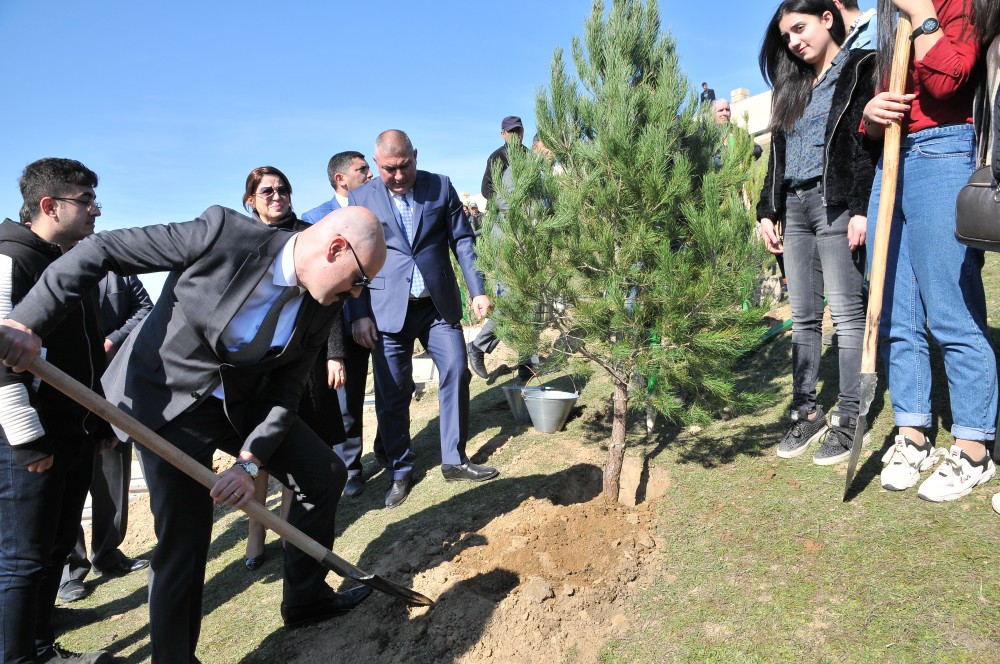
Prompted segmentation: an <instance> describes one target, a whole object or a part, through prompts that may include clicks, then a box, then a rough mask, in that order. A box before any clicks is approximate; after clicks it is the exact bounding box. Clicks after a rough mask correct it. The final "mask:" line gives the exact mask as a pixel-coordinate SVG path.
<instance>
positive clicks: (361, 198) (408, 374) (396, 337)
mask: <svg viewBox="0 0 1000 664" xmlns="http://www.w3.org/2000/svg"><path fill="white" fill-rule="evenodd" d="M375 163H376V164H377V165H378V174H379V177H378V178H375V179H373V180H372V181H371V182H369V183H368V184H365V185H363V186H361V187H359V188H357V189H355V190H354V191H352V192H351V193H350V196H349V201H350V204H351V205H361V206H364V207H366V208H368V209H369V210H371V211H372V212H373V213H374V214H375V216H376V217H378V219H379V221H380V222H382V229H383V231H384V232H385V236H386V247H387V257H386V262H385V266H384V267H383V268H382V271H381V272H380V273H379V274H380V276H382V277H383V278H384V279H385V288H384V289H382V290H378V291H371V292H367V291H366V292H365V293H363V294H362V297H361V298H359V299H357V300H355V301H353V302H350V303H348V307H349V311H350V317H351V320H352V321H353V323H352V330H353V335H354V340H355V341H356V342H357V343H359V344H361V345H362V346H365V347H367V348H371V349H372V364H373V367H374V372H375V413H376V415H377V417H378V426H379V433H380V435H381V437H382V442H383V445H384V446H385V454H386V458H387V460H388V464H389V470H390V471H391V472H392V486H391V487H390V489H389V492H388V493H387V494H386V499H385V506H386V507H389V508H392V507H396V506H398V505H400V504H402V502H403V501H404V500H406V497H407V496H408V495H409V493H410V489H411V487H412V480H411V477H412V474H413V460H414V454H413V450H412V449H411V445H410V398H411V396H412V394H413V359H412V358H413V342H414V340H416V339H420V343H421V344H422V345H423V346H424V347H425V348H426V349H427V352H428V353H430V356H431V359H433V360H434V364H435V365H436V366H437V369H438V374H439V375H440V379H439V383H438V403H439V406H440V422H441V462H442V463H441V472H442V474H443V475H444V478H445V480H447V481H449V482H454V481H473V482H477V481H483V480H488V479H492V478H494V477H496V476H497V475H498V474H499V473H498V472H497V470H496V469H495V468H491V467H489V466H480V465H477V464H474V463H470V462H469V458H468V456H467V455H466V453H465V443H466V440H467V438H468V432H469V381H470V380H471V377H472V375H471V374H470V372H469V368H468V365H467V364H466V350H465V339H464V337H463V335H462V325H461V319H462V302H461V296H460V295H459V290H458V282H457V280H456V277H455V271H454V269H453V268H452V264H451V259H450V257H449V254H448V252H449V249H451V251H453V252H454V254H455V257H456V258H457V259H458V264H459V265H460V266H461V269H462V273H463V275H464V277H465V283H466V285H467V286H468V288H469V294H470V295H471V296H472V307H473V310H474V311H475V313H476V315H477V316H478V317H479V318H480V319H482V318H484V317H485V316H486V314H487V312H488V311H489V308H490V299H489V297H487V296H486V294H485V287H484V285H483V275H482V274H481V273H480V272H479V271H478V270H477V269H476V266H475V261H476V252H475V249H474V248H473V240H474V236H473V232H472V227H471V226H470V225H469V222H468V219H467V218H466V216H465V213H464V212H463V211H462V201H461V199H459V197H458V193H457V192H456V191H455V188H454V187H453V186H452V185H451V181H450V180H449V179H448V178H447V177H445V176H443V175H437V174H434V173H428V172H426V171H418V170H417V151H416V150H414V149H413V144H412V143H411V142H410V139H409V137H408V136H407V135H406V134H405V133H403V132H402V131H399V130H396V129H390V130H387V131H384V132H382V133H381V134H379V136H378V138H377V139H376V140H375Z"/></svg>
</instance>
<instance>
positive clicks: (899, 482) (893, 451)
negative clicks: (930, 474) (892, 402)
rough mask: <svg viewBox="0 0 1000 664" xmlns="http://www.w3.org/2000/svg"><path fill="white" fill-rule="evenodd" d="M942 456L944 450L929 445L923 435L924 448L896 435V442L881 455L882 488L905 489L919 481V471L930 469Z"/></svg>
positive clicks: (891, 489)
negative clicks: (882, 466)
mask: <svg viewBox="0 0 1000 664" xmlns="http://www.w3.org/2000/svg"><path fill="white" fill-rule="evenodd" d="M943 456H944V450H942V449H939V448H937V447H934V446H933V445H931V441H930V440H928V439H927V437H926V436H925V437H924V449H921V448H919V447H917V445H916V444H915V443H914V442H913V441H912V440H910V439H909V438H907V437H906V436H902V435H899V436H896V443H895V444H894V445H893V446H892V447H890V448H889V449H888V450H886V452H885V454H884V455H883V456H882V463H884V464H885V468H883V469H882V488H883V489H888V490H889V491H905V490H906V489H909V488H910V487H912V486H914V485H916V483H917V482H919V481H920V473H921V472H922V471H925V470H930V469H931V468H933V467H934V464H935V463H937V462H938V460H939V459H941V457H943Z"/></svg>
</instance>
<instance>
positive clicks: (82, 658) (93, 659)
mask: <svg viewBox="0 0 1000 664" xmlns="http://www.w3.org/2000/svg"><path fill="white" fill-rule="evenodd" d="M35 661H36V662H38V664H50V663H51V662H76V664H110V663H111V662H112V661H114V658H113V657H112V656H111V653H109V652H108V651H107V650H95V651H94V652H73V651H72V650H66V649H65V648H63V647H62V646H61V645H59V644H58V643H53V644H52V645H50V646H46V648H45V649H44V650H42V651H41V652H40V653H38V654H37V655H36V656H35Z"/></svg>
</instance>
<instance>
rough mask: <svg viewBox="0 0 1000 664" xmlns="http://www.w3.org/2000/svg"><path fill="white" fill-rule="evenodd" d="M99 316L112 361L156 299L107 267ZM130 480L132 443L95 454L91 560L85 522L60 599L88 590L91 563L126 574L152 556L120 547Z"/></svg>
mask: <svg viewBox="0 0 1000 664" xmlns="http://www.w3.org/2000/svg"><path fill="white" fill-rule="evenodd" d="M100 303H101V310H100V320H101V332H102V333H103V335H104V352H105V355H106V356H107V359H108V362H110V361H111V358H113V357H114V356H115V353H117V352H118V349H119V348H120V347H121V345H122V342H124V341H125V338H126V337H127V336H128V335H129V333H130V332H131V331H132V330H134V329H135V328H136V327H137V326H138V325H139V322H140V321H142V319H143V318H145V317H146V315H147V314H148V313H149V312H150V311H151V310H152V308H153V301H152V300H150V299H149V294H148V293H147V292H146V289H145V288H143V286H142V282H141V281H139V277H136V276H132V275H129V276H127V277H122V276H119V275H117V274H115V273H114V272H109V273H108V276H107V277H105V278H104V281H102V282H101V286H100ZM131 479H132V445H131V444H130V443H119V444H117V445H115V446H114V447H113V448H111V449H107V450H104V452H103V453H101V454H98V455H97V457H96V458H95V459H94V478H93V480H92V481H91V485H90V497H91V498H90V513H91V521H90V523H91V526H90V559H89V560H88V559H87V543H86V541H85V539H84V532H83V527H81V528H80V532H79V536H78V537H77V540H76V546H75V547H74V548H73V551H72V552H71V553H70V555H69V559H68V560H67V561H66V567H65V568H64V569H63V575H62V582H61V583H60V585H59V599H60V600H62V601H63V602H75V601H76V600H78V599H80V598H82V597H83V596H84V595H86V594H87V589H86V587H84V585H83V580H84V579H85V578H86V577H87V574H88V573H90V570H91V568H93V569H94V570H95V571H97V573H98V574H101V575H102V576H124V575H126V574H129V573H131V572H135V571H138V570H141V569H145V568H146V567H148V566H149V561H148V560H142V559H136V558H129V557H128V556H126V555H125V554H124V553H122V551H121V549H119V548H118V547H120V546H121V543H122V542H123V541H125V531H126V530H127V529H128V494H129V484H130V483H131Z"/></svg>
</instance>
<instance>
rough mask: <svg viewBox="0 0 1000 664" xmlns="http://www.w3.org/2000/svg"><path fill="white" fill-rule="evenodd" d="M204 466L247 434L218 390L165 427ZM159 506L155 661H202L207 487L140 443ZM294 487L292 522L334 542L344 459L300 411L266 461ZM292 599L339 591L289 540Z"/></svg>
mask: <svg viewBox="0 0 1000 664" xmlns="http://www.w3.org/2000/svg"><path fill="white" fill-rule="evenodd" d="M158 433H159V434H160V435H161V436H163V437H164V438H166V439H167V440H168V441H170V442H171V443H172V444H173V445H175V446H177V447H178V448H179V449H181V450H182V451H183V452H185V453H186V454H188V455H190V456H192V457H193V458H194V459H195V460H197V461H198V462H199V463H201V464H202V465H203V466H205V467H210V466H211V462H212V455H213V453H214V452H215V450H216V449H221V450H223V451H225V452H227V453H229V454H233V455H236V454H238V453H239V451H240V448H241V447H242V444H243V441H242V440H241V439H240V437H239V435H238V434H237V433H236V431H235V429H233V426H232V424H231V423H230V422H229V420H228V418H227V417H226V415H225V413H224V411H223V406H222V402H221V401H220V400H219V399H216V398H214V397H212V398H209V399H207V400H205V402H204V403H202V404H201V405H200V406H198V407H197V408H196V409H194V410H192V411H189V412H186V413H184V414H182V415H181V416H179V417H177V418H176V419H175V420H173V421H172V422H170V423H168V424H167V425H166V426H164V427H163V428H162V429H160V431H159V432H158ZM137 449H138V451H139V457H140V459H141V461H142V467H143V472H144V473H145V475H146V484H147V485H148V487H149V496H150V503H151V507H152V511H153V527H154V529H155V531H156V538H157V545H156V550H155V551H154V553H153V558H152V561H151V562H150V575H149V622H150V638H151V641H152V659H153V662H154V663H156V664H174V663H175V662H178V663H184V664H190V663H191V662H195V661H196V660H195V656H194V653H195V648H196V647H197V645H198V636H199V633H200V631H201V615H202V591H203V589H204V584H205V563H206V560H207V558H208V547H209V543H210V541H211V535H212V509H213V505H212V499H211V497H210V496H209V493H208V489H207V488H205V487H203V486H202V485H200V484H198V482H196V481H195V480H193V479H191V478H190V477H188V476H187V475H185V474H184V473H183V472H181V471H180V470H178V469H176V468H174V467H173V466H172V465H170V464H169V463H167V462H166V461H164V460H162V459H161V458H160V457H158V456H156V455H155V454H153V453H152V452H150V451H149V450H147V449H145V448H144V447H143V446H142V445H141V444H137ZM264 468H265V470H267V471H268V472H270V473H271V476H272V477H274V478H276V479H278V480H279V481H280V482H281V483H282V484H284V485H285V486H287V487H290V488H291V489H293V490H294V491H295V501H294V502H293V504H292V506H291V511H290V513H289V518H288V520H289V522H290V523H291V524H292V525H293V526H295V527H296V528H298V529H299V530H301V531H303V532H304V533H305V534H307V535H309V536H310V537H311V538H313V539H314V540H316V541H317V542H319V543H320V544H322V545H323V546H326V547H332V546H333V535H334V517H335V515H336V510H337V503H338V502H339V500H340V494H341V492H342V491H343V489H344V483H345V482H346V481H347V472H346V470H345V468H344V463H343V461H341V460H340V457H338V456H337V455H336V454H335V453H334V452H333V450H331V449H330V447H329V446H328V445H326V444H325V443H324V442H323V440H322V439H320V437H319V436H317V435H316V434H315V433H313V431H312V430H311V429H309V427H307V426H306V425H305V424H303V423H302V421H301V420H298V419H296V421H295V423H294V424H293V425H292V428H291V430H290V431H289V432H288V436H287V437H286V438H285V441H284V442H283V443H282V444H281V446H280V447H278V449H277V451H276V452H275V453H274V455H273V456H272V457H271V459H270V460H269V461H268V463H267V464H266V465H265V466H264ZM284 551H285V560H284V586H283V588H282V590H283V595H284V599H283V602H284V604H286V605H287V606H292V607H295V606H303V605H308V604H312V603H314V602H320V601H323V600H324V599H325V598H327V597H332V594H333V589H331V588H330V587H329V586H328V585H326V581H325V579H326V574H327V570H326V568H325V567H323V566H321V565H320V564H319V563H317V562H316V561H314V560H313V559H312V558H310V557H309V556H307V555H306V554H304V553H302V552H301V551H299V550H298V549H296V548H295V547H293V546H291V545H287V546H285V549H284Z"/></svg>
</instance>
